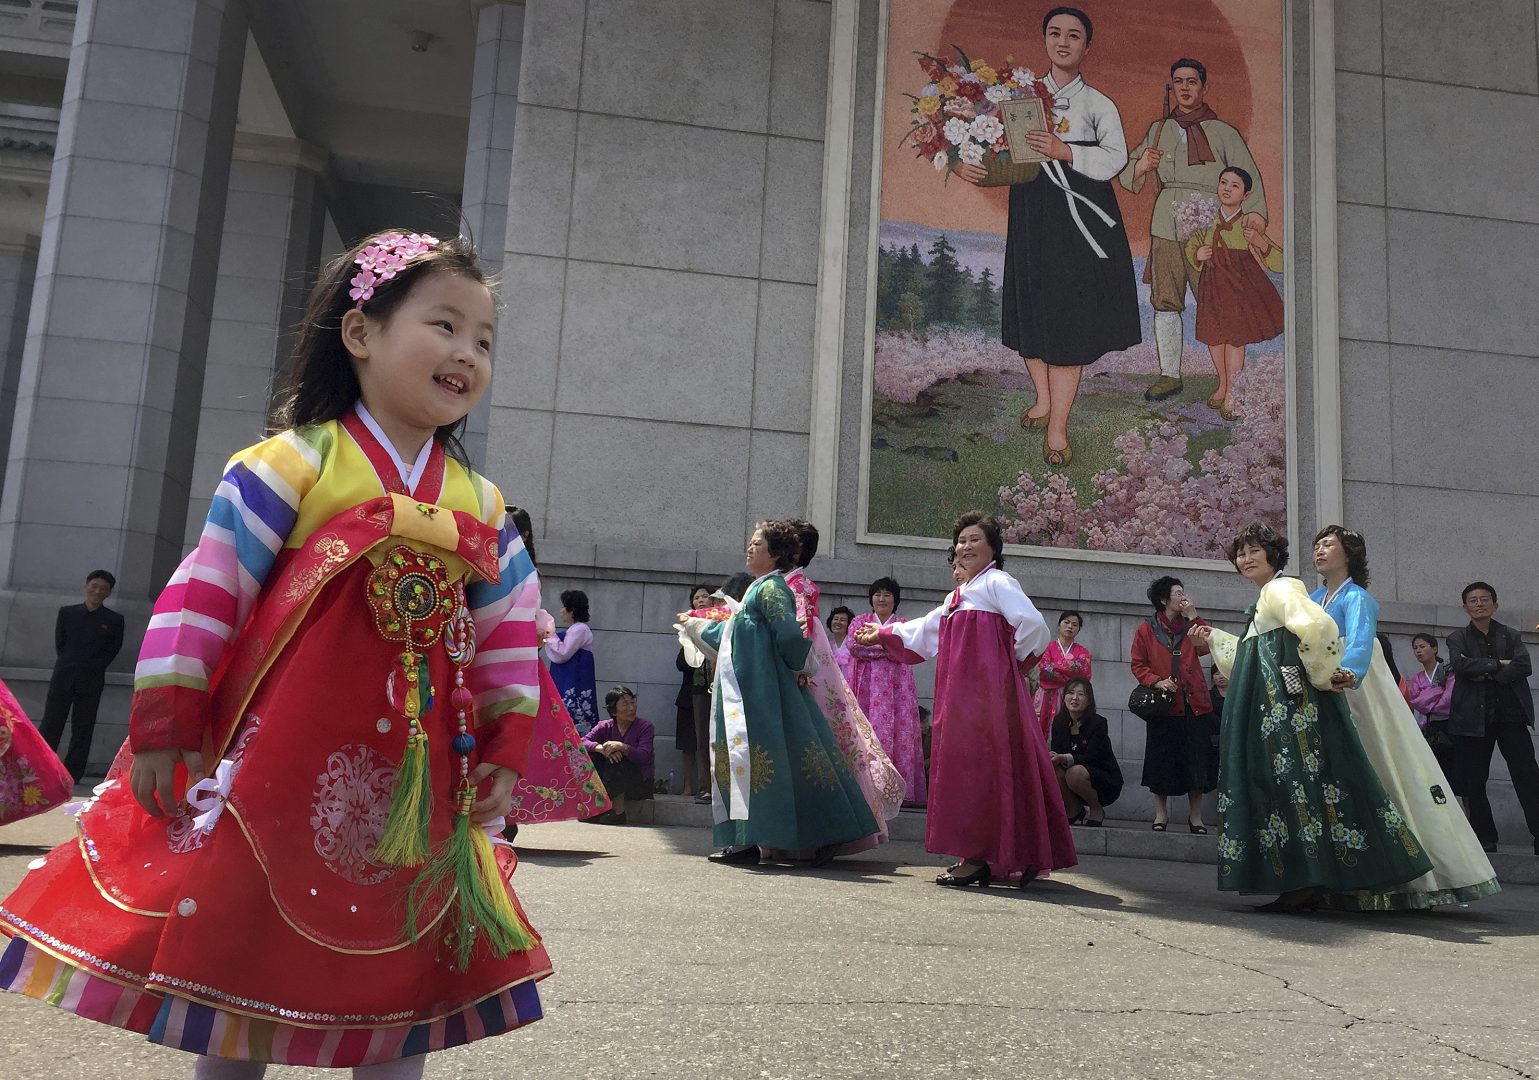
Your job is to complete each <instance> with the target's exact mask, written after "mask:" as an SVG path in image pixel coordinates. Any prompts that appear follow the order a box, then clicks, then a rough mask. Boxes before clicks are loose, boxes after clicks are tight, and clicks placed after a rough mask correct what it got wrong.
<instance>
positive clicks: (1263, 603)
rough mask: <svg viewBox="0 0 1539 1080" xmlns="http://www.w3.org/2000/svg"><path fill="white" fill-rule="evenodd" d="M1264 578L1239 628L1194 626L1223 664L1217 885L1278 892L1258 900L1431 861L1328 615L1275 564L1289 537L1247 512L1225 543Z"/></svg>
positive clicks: (1358, 886)
mask: <svg viewBox="0 0 1539 1080" xmlns="http://www.w3.org/2000/svg"><path fill="white" fill-rule="evenodd" d="M1229 556H1230V559H1231V561H1233V562H1234V564H1235V569H1237V570H1238V571H1239V572H1240V573H1241V574H1242V575H1243V576H1244V577H1245V578H1247V579H1248V580H1249V581H1251V582H1252V583H1254V584H1255V585H1256V586H1257V587H1258V588H1260V590H1261V595H1260V596H1258V597H1257V598H1256V604H1255V606H1254V607H1252V608H1251V609H1250V610H1249V611H1248V612H1247V613H1246V615H1247V618H1248V620H1249V623H1248V625H1247V626H1246V628H1245V631H1244V633H1243V634H1242V635H1241V636H1240V637H1235V636H1234V635H1233V634H1229V633H1225V632H1224V631H1222V630H1215V629H1212V628H1210V627H1206V626H1201V627H1194V628H1193V629H1192V631H1191V632H1190V634H1191V636H1192V637H1194V638H1196V639H1198V640H1205V641H1206V642H1207V643H1208V645H1209V647H1210V648H1211V649H1212V652H1213V659H1214V663H1215V664H1216V665H1217V666H1218V668H1219V670H1220V671H1221V672H1223V673H1224V674H1225V675H1227V676H1228V677H1229V693H1228V695H1227V696H1226V697H1225V699H1224V722H1223V726H1222V728H1221V735H1220V741H1219V773H1218V814H1219V844H1218V887H1219V889H1220V890H1222V891H1227V892H1240V893H1279V894H1281V895H1279V896H1278V898H1277V899H1276V900H1274V901H1272V902H1271V903H1270V904H1266V905H1263V907H1262V908H1261V910H1264V911H1297V910H1300V909H1305V908H1313V907H1316V906H1318V905H1319V904H1320V903H1321V901H1323V900H1324V899H1325V898H1326V897H1328V896H1330V895H1332V894H1336V893H1347V892H1355V891H1358V890H1363V889H1369V890H1373V889H1383V888H1387V887H1389V886H1391V885H1398V884H1400V883H1401V882H1405V881H1410V880H1411V879H1413V878H1417V877H1420V876H1421V875H1422V874H1425V873H1426V872H1427V871H1428V870H1429V869H1431V867H1432V862H1431V860H1430V859H1429V858H1428V857H1427V853H1426V852H1425V851H1423V850H1422V846H1421V843H1420V841H1419V840H1417V838H1416V836H1415V834H1414V833H1413V832H1412V831H1411V829H1410V827H1409V826H1408V825H1407V824H1406V822H1405V820H1404V819H1403V818H1402V817H1401V815H1400V812H1399V811H1398V810H1397V809H1396V808H1395V806H1394V804H1393V803H1392V802H1391V801H1390V799H1389V796H1387V795H1386V794H1385V793H1384V788H1383V787H1382V786H1381V785H1380V783H1379V779H1378V776H1377V774H1376V773H1375V772H1374V770H1373V766H1372V765H1371V764H1370V763H1369V761H1368V757H1367V755H1366V754H1365V753H1364V751H1363V745H1362V742H1361V741H1360V740H1359V739H1358V735H1357V729H1356V727H1354V726H1353V723H1352V716H1351V714H1350V713H1349V712H1348V710H1347V704H1346V699H1345V698H1344V697H1343V695H1342V693H1341V691H1342V689H1343V688H1344V687H1345V686H1346V685H1347V683H1348V682H1349V679H1348V677H1347V675H1346V673H1345V672H1343V671H1342V670H1341V660H1342V644H1341V637H1340V633H1339V632H1338V630H1337V628H1336V622H1335V620H1334V619H1332V618H1331V617H1330V615H1328V614H1326V612H1325V610H1324V609H1323V608H1321V607H1320V605H1318V604H1316V603H1315V602H1314V601H1312V600H1310V599H1309V593H1308V591H1307V590H1306V589H1305V588H1304V583H1303V582H1301V581H1299V580H1298V579H1297V578H1286V577H1280V576H1279V575H1278V572H1279V571H1280V570H1282V568H1283V567H1284V566H1285V565H1286V564H1287V561H1288V542H1287V541H1286V540H1284V539H1283V538H1282V537H1281V536H1279V535H1278V534H1277V533H1276V532H1275V531H1274V530H1273V529H1272V528H1271V527H1270V526H1268V525H1264V524H1262V523H1260V522H1255V523H1253V524H1251V525H1247V526H1246V527H1245V528H1244V529H1243V530H1242V531H1241V532H1240V535H1239V536H1237V537H1235V539H1234V541H1233V542H1232V543H1231V544H1230V547H1229Z"/></svg>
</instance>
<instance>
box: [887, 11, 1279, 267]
mask: <svg viewBox="0 0 1539 1080" xmlns="http://www.w3.org/2000/svg"><path fill="white" fill-rule="evenodd" d="M1281 4H1282V0H1115V2H1114V3H1105V2H1101V3H1097V2H1095V0H1083V2H1081V3H1079V4H1077V5H1076V6H1079V7H1082V8H1083V9H1084V10H1085V12H1086V13H1087V14H1088V15H1089V16H1090V18H1091V20H1092V21H1093V22H1094V23H1095V40H1094V41H1093V43H1092V44H1091V49H1090V53H1089V55H1088V56H1087V57H1086V59H1085V66H1084V76H1085V81H1086V82H1088V83H1089V84H1090V85H1091V86H1094V87H1095V88H1096V89H1098V90H1100V91H1101V92H1102V93H1104V94H1106V95H1107V96H1108V97H1110V98H1111V99H1112V101H1113V102H1115V103H1116V105H1117V110H1118V112H1119V113H1121V116H1122V126H1123V131H1124V133H1125V134H1126V136H1127V141H1128V150H1129V151H1130V152H1131V151H1132V149H1133V148H1134V147H1135V146H1136V145H1137V144H1138V142H1139V141H1140V140H1141V139H1142V138H1143V136H1144V133H1145V132H1146V131H1147V130H1148V127H1149V124H1151V123H1152V122H1154V121H1155V120H1157V119H1159V117H1160V112H1161V109H1162V107H1163V103H1164V88H1165V83H1166V80H1167V78H1168V74H1169V69H1170V62H1171V61H1172V60H1175V59H1176V58H1177V57H1180V56H1192V57H1195V58H1196V59H1198V60H1200V61H1202V63H1203V64H1204V65H1206V67H1207V69H1208V98H1207V101H1208V104H1209V105H1211V106H1212V107H1213V110H1214V111H1215V112H1216V113H1218V116H1219V119H1221V120H1224V121H1227V122H1228V123H1230V124H1233V125H1234V126H1235V127H1236V128H1238V129H1239V131H1240V133H1241V134H1242V135H1243V136H1244V137H1245V141H1246V143H1247V144H1248V145H1249V146H1250V149H1251V153H1252V154H1253V155H1254V156H1255V158H1256V164H1257V166H1258V167H1259V168H1260V170H1261V175H1262V178H1263V181H1264V183H1265V185H1266V192H1267V204H1268V211H1269V213H1268V217H1269V219H1270V225H1269V228H1268V232H1270V233H1271V234H1272V235H1273V236H1274V237H1276V238H1279V239H1281V238H1282V236H1283V210H1284V207H1283V200H1282V193H1283V176H1282V146H1283V142H1282V139H1283V131H1282V122H1283V108H1282V89H1283V80H1282V59H1283V58H1282V12H1281ZM1053 6H1054V4H1052V3H1048V2H1041V0H1034V2H1032V3H1021V2H1020V0H892V2H891V7H890V17H889V29H888V42H887V87H886V101H885V102H884V129H883V134H882V140H883V147H882V169H883V179H882V202H881V216H882V218H883V219H884V220H887V221H912V222H917V223H919V224H921V225H928V226H932V227H935V228H941V229H955V230H966V231H970V232H993V233H999V234H1003V233H1004V231H1005V216H1006V213H1005V203H1006V189H1004V188H993V189H980V188H975V187H973V186H972V185H970V184H966V183H962V182H960V181H957V180H952V181H950V182H949V183H943V178H942V175H941V174H940V173H938V172H936V171H935V170H934V169H933V168H932V167H931V166H930V164H929V162H928V161H925V160H921V159H919V158H917V157H916V156H915V153H914V149H913V148H912V147H911V146H908V145H906V144H905V145H903V146H899V145H898V141H899V139H901V138H902V136H903V133H904V132H905V131H907V130H908V128H909V125H910V123H911V121H912V116H911V114H910V112H909V106H910V102H909V99H908V98H907V97H905V96H904V94H906V93H907V94H911V93H917V92H918V90H919V89H920V88H921V87H922V86H924V85H925V78H924V75H923V73H921V72H920V70H919V65H918V64H917V63H915V58H914V53H915V52H928V53H933V54H935V55H938V56H947V57H949V56H951V55H952V53H951V50H950V46H951V45H952V44H955V45H960V46H961V47H962V48H963V49H965V50H967V53H968V55H969V56H972V57H974V58H978V59H986V60H989V61H990V62H992V63H995V64H1000V63H1003V62H1004V57H1005V55H1006V54H1012V55H1013V56H1014V57H1015V61H1016V63H1017V64H1022V65H1024V66H1026V67H1029V68H1031V70H1032V71H1035V72H1037V73H1038V74H1041V73H1042V72H1043V71H1044V70H1045V69H1046V67H1047V58H1046V55H1045V53H1044V51H1043V45H1042V33H1041V26H1042V16H1043V15H1044V14H1046V12H1047V11H1048V9H1049V8H1051V7H1053ZM1113 188H1114V189H1115V190H1116V192H1117V199H1118V201H1119V203H1120V204H1121V206H1122V216H1123V220H1124V221H1125V222H1126V224H1127V229H1128V239H1129V241H1130V242H1131V245H1132V248H1133V254H1134V256H1135V257H1141V256H1143V255H1146V254H1147V252H1148V246H1149V239H1148V237H1149V213H1150V210H1151V209H1152V207H1153V204H1154V203H1153V200H1154V193H1153V192H1154V189H1153V187H1152V186H1149V187H1146V188H1145V189H1144V192H1143V194H1141V195H1131V194H1129V193H1128V192H1126V191H1124V190H1123V189H1122V186H1121V185H1120V184H1115V183H1114V184H1113Z"/></svg>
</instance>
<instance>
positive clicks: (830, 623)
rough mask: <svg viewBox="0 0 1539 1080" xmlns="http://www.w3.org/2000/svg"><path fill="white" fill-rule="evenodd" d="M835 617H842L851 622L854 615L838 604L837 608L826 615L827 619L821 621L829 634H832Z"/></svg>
mask: <svg viewBox="0 0 1539 1080" xmlns="http://www.w3.org/2000/svg"><path fill="white" fill-rule="evenodd" d="M835 615H843V616H845V617H846V618H848V619H850V620H851V621H853V620H854V618H855V613H854V612H853V611H851V610H850V609H849V608H847V607H845V606H844V605H843V604H840V605H839V606H838V607H836V608H834V610H832V611H830V612H829V613H828V618H826V619H824V620H823V625H824V626H826V627H828V630H829V633H832V632H833V629H834V616H835Z"/></svg>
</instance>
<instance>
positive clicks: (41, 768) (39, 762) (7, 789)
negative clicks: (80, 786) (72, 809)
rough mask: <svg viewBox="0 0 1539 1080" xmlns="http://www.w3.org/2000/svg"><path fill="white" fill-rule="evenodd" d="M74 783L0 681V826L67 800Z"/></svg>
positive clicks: (42, 811) (7, 688)
mask: <svg viewBox="0 0 1539 1080" xmlns="http://www.w3.org/2000/svg"><path fill="white" fill-rule="evenodd" d="M74 785H75V782H74V781H73V780H71V779H70V775H69V770H68V769H66V768H65V767H64V762H62V761H60V760H59V755H57V754H55V753H54V752H53V751H52V750H51V749H49V747H48V740H46V739H44V738H43V736H42V733H41V732H39V731H38V730H37V728H35V727H33V726H32V721H30V720H28V719H27V714H26V713H24V712H23V711H22V709H21V705H20V704H19V703H18V702H17V701H16V699H15V698H14V697H13V696H11V688H10V687H8V686H6V685H5V683H3V682H0V825H9V824H10V823H11V822H13V821H20V820H22V819H23V818H29V817H35V816H37V815H38V814H41V813H44V812H45V811H48V810H51V809H53V808H54V807H55V806H59V805H60V804H62V803H64V802H67V801H68V800H69V796H70V792H71V791H73V790H74Z"/></svg>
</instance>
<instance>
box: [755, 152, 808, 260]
mask: <svg viewBox="0 0 1539 1080" xmlns="http://www.w3.org/2000/svg"><path fill="white" fill-rule="evenodd" d="M822 221H823V144H822V143H810V142H803V141H801V140H799V139H774V138H772V139H770V141H769V164H768V171H767V173H766V176H765V180H764V257H763V259H762V261H761V262H760V264H759V265H760V272H761V273H762V274H763V276H764V277H767V278H774V279H777V280H780V281H799V282H804V283H806V284H809V285H815V284H817V280H818V234H819V230H820V229H821V227H822Z"/></svg>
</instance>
